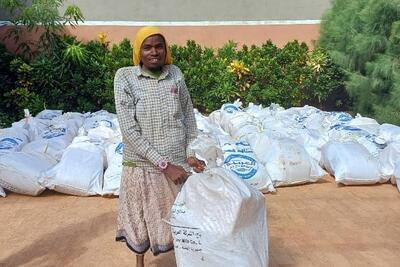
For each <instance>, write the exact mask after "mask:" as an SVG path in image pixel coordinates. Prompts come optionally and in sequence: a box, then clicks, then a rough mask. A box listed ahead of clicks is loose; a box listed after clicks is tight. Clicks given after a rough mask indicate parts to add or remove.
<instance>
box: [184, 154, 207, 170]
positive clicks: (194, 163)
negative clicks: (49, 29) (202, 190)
mask: <svg viewBox="0 0 400 267" xmlns="http://www.w3.org/2000/svg"><path fill="white" fill-rule="evenodd" d="M186 162H187V163H188V164H189V166H190V167H192V168H193V170H194V171H195V172H203V171H204V168H205V166H206V163H205V162H204V161H202V160H199V159H198V158H196V157H188V158H187V160H186Z"/></svg>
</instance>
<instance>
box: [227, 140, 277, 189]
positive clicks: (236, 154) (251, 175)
mask: <svg viewBox="0 0 400 267" xmlns="http://www.w3.org/2000/svg"><path fill="white" fill-rule="evenodd" d="M220 146H221V149H222V151H223V152H224V165H223V166H224V167H225V168H227V169H229V170H231V171H233V172H234V173H235V174H236V175H237V176H239V177H240V178H242V179H243V180H245V181H246V182H247V183H249V184H250V185H252V186H253V187H254V188H256V189H258V190H260V191H262V192H273V191H275V188H274V187H273V185H272V181H271V178H270V176H269V175H268V172H267V170H266V169H265V168H264V166H263V165H262V164H261V162H258V160H257V157H256V155H255V154H254V153H253V150H252V149H251V147H250V145H249V143H247V142H246V141H245V140H240V141H238V142H235V141H233V140H229V139H225V138H221V139H220Z"/></svg>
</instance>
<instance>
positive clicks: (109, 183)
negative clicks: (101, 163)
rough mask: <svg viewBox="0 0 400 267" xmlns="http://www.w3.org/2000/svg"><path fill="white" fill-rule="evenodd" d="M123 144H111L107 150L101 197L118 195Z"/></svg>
mask: <svg viewBox="0 0 400 267" xmlns="http://www.w3.org/2000/svg"><path fill="white" fill-rule="evenodd" d="M123 150H124V144H123V143H117V144H111V145H110V146H108V148H107V151H106V153H107V165H108V168H107V169H106V171H105V172H104V185H103V193H102V195H116V196H118V195H119V187H120V184H121V176H122V154H123Z"/></svg>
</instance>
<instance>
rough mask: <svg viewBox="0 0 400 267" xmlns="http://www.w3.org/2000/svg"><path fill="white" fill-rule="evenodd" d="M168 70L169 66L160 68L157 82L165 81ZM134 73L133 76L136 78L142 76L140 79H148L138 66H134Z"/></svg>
mask: <svg viewBox="0 0 400 267" xmlns="http://www.w3.org/2000/svg"><path fill="white" fill-rule="evenodd" d="M170 68H171V65H164V66H163V67H162V70H161V75H160V77H158V80H162V79H165V78H166V77H167V76H168V74H169V70H170ZM134 73H135V75H136V76H138V77H140V76H142V77H149V76H148V75H146V74H145V73H144V72H143V71H142V68H141V66H140V65H139V66H136V68H135V69H134Z"/></svg>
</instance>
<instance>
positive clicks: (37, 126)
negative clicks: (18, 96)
mask: <svg viewBox="0 0 400 267" xmlns="http://www.w3.org/2000/svg"><path fill="white" fill-rule="evenodd" d="M50 125H51V120H44V119H39V118H34V117H30V116H29V117H26V118H24V119H22V120H20V121H18V122H14V123H12V127H16V128H22V129H25V130H27V131H28V136H29V141H33V140H36V139H38V138H39V136H40V135H41V134H42V133H43V132H44V131H45V130H46V129H48V128H49V126H50Z"/></svg>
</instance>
